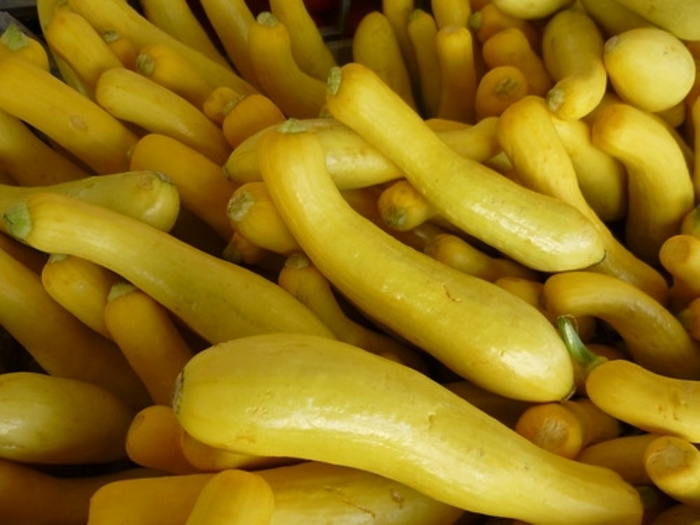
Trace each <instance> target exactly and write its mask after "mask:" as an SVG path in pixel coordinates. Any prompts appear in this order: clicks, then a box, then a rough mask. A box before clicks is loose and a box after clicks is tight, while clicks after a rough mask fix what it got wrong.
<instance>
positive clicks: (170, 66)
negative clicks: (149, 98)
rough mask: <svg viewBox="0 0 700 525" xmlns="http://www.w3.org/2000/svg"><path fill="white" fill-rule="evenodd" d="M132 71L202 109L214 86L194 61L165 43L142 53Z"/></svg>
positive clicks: (148, 47)
mask: <svg viewBox="0 0 700 525" xmlns="http://www.w3.org/2000/svg"><path fill="white" fill-rule="evenodd" d="M133 69H134V70H135V71H136V72H137V73H141V74H142V75H144V76H145V77H148V78H150V79H151V80H153V81H154V82H156V83H157V84H160V85H161V86H163V87H166V88H168V89H170V90H171V91H174V92H175V93H177V94H178V95H180V96H181V97H182V98H184V99H186V100H187V101H188V102H190V103H191V104H192V105H193V106H195V107H196V108H198V109H200V110H203V108H204V102H205V101H206V100H207V98H209V96H210V95H211V93H212V91H213V90H214V88H215V86H211V85H210V84H209V82H207V80H206V78H204V77H203V76H202V75H201V73H200V72H199V70H198V69H197V68H196V67H195V66H194V65H193V64H192V62H191V60H190V59H188V58H187V57H185V56H184V55H183V54H182V53H180V52H179V51H177V50H176V49H174V48H173V47H172V46H168V45H166V44H153V45H150V46H146V47H143V48H141V49H140V50H139V53H138V55H137V56H136V57H135V60H134V67H133Z"/></svg>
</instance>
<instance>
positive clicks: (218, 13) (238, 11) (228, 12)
mask: <svg viewBox="0 0 700 525" xmlns="http://www.w3.org/2000/svg"><path fill="white" fill-rule="evenodd" d="M201 4H202V8H203V9H204V13H205V14H206V16H207V20H209V23H210V24H211V25H212V27H213V29H214V32H215V33H216V36H217V37H218V38H219V41H220V42H221V45H222V46H223V48H224V49H225V50H226V56H227V57H228V58H229V60H231V63H232V64H233V65H234V67H235V68H236V71H238V72H239V73H240V75H241V77H242V78H243V79H244V80H245V81H246V82H247V83H249V84H251V85H253V86H255V87H256V88H257V89H260V81H259V80H258V78H257V75H256V73H255V69H254V68H253V63H252V61H251V58H250V54H249V53H248V30H249V29H250V26H251V25H252V24H253V23H254V22H255V16H254V15H253V13H252V12H251V10H250V7H249V6H248V4H247V3H246V2H245V0H202V1H201ZM232 87H234V86H232ZM237 91H239V92H240V93H244V92H248V91H247V90H243V91H241V90H240V89H237Z"/></svg>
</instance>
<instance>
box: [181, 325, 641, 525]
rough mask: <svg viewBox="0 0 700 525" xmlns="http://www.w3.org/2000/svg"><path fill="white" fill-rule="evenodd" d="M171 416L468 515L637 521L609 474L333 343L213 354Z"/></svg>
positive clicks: (212, 440)
mask: <svg viewBox="0 0 700 525" xmlns="http://www.w3.org/2000/svg"><path fill="white" fill-rule="evenodd" d="M173 406H174V408H175V411H176V413H177V415H178V419H179V420H180V422H181V424H182V425H183V428H184V429H185V431H187V432H188V433H190V434H192V435H193V436H194V437H195V438H197V439H200V440H202V441H204V442H206V443H209V444H211V445H214V446H217V447H222V448H228V449H230V450H234V451H238V452H244V453H253V454H260V455H273V456H287V457H298V458H302V459H311V460H316V461H323V462H327V463H333V464H337V465H342V466H347V467H353V468H359V469H362V470H366V471H369V472H373V473H375V474H378V475H381V476H384V477H387V478H389V479H394V480H395V481H397V482H399V483H403V484H405V485H407V486H409V487H412V488H414V489H415V490H418V491H420V492H423V493H424V494H425V495H426V496H429V497H431V498H434V499H436V500H438V501H442V502H443V503H446V504H448V505H452V506H455V507H458V508H461V509H465V510H469V511H472V512H477V513H484V514H488V515H495V516H504V517H511V518H518V519H522V520H524V521H527V522H529V523H542V524H544V523H549V524H552V525H554V524H556V523H568V524H594V523H595V524H598V525H600V524H604V523H610V524H612V523H617V524H623V523H630V524H637V523H639V520H640V517H641V505H640V503H639V498H638V495H637V493H636V491H635V490H634V489H632V487H631V486H629V485H627V484H626V483H624V482H622V480H621V479H620V478H619V477H618V476H617V475H616V474H613V473H611V472H610V471H607V470H605V469H600V468H595V467H591V466H589V465H583V464H580V463H576V462H574V461H571V460H566V459H564V458H560V457H557V456H554V455H552V454H550V453H548V452H546V451H544V450H542V449H540V448H539V447H537V446H536V445H534V444H532V443H531V442H529V441H528V440H526V439H525V438H523V437H522V436H519V435H518V434H517V433H515V432H514V431H513V430H511V429H509V428H508V427H506V426H504V425H503V424H502V423H500V422H498V421H497V420H495V419H493V418H491V417H490V416H487V415H486V414H485V413H483V412H481V411H480V410H479V409H477V408H475V407H474V406H472V405H471V404H469V403H468V402H466V401H464V399H462V398H461V397H459V396H458V395H456V394H454V393H452V392H451V391H449V390H448V389H446V388H445V387H443V386H441V385H440V384H438V383H436V382H434V381H433V380H431V379H429V378H428V377H427V376H425V375H423V374H421V373H419V372H416V371H415V370H413V369H410V368H408V367H405V366H403V365H400V364H398V363H395V362H393V361H390V360H387V359H382V358H380V357H378V356H375V355H373V354H370V353H369V352H365V351H364V350H361V349H359V348H357V347H353V346H351V345H347V344H345V343H341V342H338V341H329V340H325V339H322V338H318V337H313V336H304V335H299V334H280V333H278V334H268V335H264V336H257V337H250V338H245V339H238V340H236V341H230V342H227V343H222V344H220V345H216V346H214V347H210V348H208V349H206V350H204V351H202V352H200V353H199V354H197V356H195V357H194V358H193V359H192V360H191V361H190V362H189V363H188V364H187V365H186V366H185V367H184V369H183V372H182V375H181V378H180V382H179V387H178V390H177V393H176V394H175V396H174V401H173ZM533 486H536V487H537V490H536V491H535V490H531V489H532V487H533ZM528 488H529V489H530V490H528Z"/></svg>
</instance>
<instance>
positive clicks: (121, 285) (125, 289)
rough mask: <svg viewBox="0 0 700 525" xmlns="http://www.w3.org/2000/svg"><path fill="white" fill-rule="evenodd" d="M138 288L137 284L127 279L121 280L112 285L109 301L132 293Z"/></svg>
mask: <svg viewBox="0 0 700 525" xmlns="http://www.w3.org/2000/svg"><path fill="white" fill-rule="evenodd" d="M136 290H138V288H136V286H134V285H133V284H131V283H129V282H126V281H119V282H116V283H114V284H113V285H112V287H111V288H110V289H109V293H108V294H107V301H114V300H115V299H118V298H119V297H122V296H123V295H127V294H130V293H132V292H135V291H136Z"/></svg>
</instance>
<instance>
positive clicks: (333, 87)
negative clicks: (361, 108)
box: [326, 66, 343, 95]
mask: <svg viewBox="0 0 700 525" xmlns="http://www.w3.org/2000/svg"><path fill="white" fill-rule="evenodd" d="M342 78H343V71H342V70H341V69H340V67H338V66H336V67H332V68H331V69H330V71H329V72H328V79H327V80H326V85H327V87H328V92H329V93H330V94H331V95H335V94H337V93H338V90H339V89H340V81H341V80H342Z"/></svg>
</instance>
